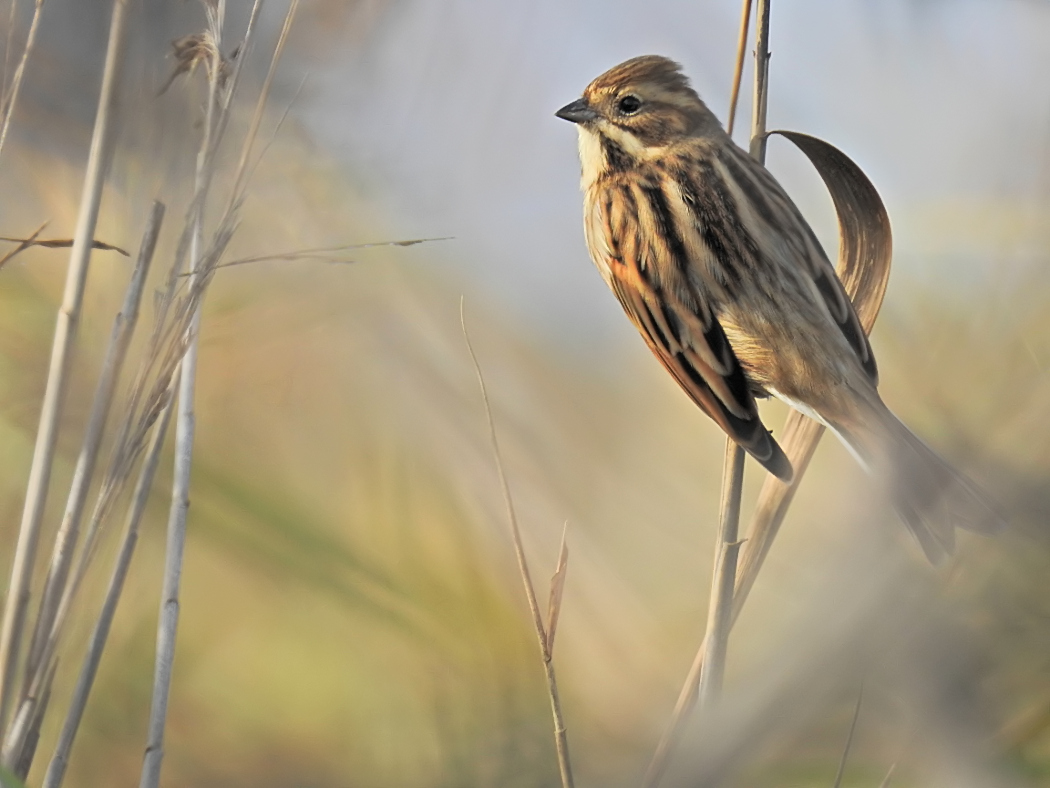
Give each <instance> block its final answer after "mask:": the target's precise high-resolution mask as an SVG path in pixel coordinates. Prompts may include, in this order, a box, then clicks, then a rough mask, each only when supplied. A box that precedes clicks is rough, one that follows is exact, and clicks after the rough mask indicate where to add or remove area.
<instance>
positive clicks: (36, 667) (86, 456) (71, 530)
mask: <svg viewBox="0 0 1050 788" xmlns="http://www.w3.org/2000/svg"><path fill="white" fill-rule="evenodd" d="M163 217H164V206H163V204H161V203H159V202H155V203H154V204H153V209H152V211H151V213H150V216H149V219H148V220H147V224H146V229H145V231H144V233H143V238H142V243H141V246H140V249H139V255H138V259H137V261H136V264H135V268H134V270H133V272H132V275H131V280H130V282H129V284H128V289H127V292H126V294H125V297H124V304H123V306H122V307H121V311H120V312H119V313H118V314H117V317H116V319H115V320H114V325H113V332H112V334H111V337H110V342H109V346H108V348H107V350H106V357H105V361H104V362H103V365H102V372H101V373H100V375H99V382H98V386H97V388H96V393H95V400H94V402H93V403H92V411H91V417H90V420H89V424H88V429H87V431H86V434H85V437H84V446H83V448H82V450H81V454H80V458H79V459H78V462H77V467H76V471H75V472H74V475H73V482H72V485H71V489H70V494H69V501H70V503H69V504H67V509H66V517H64V518H63V522H62V527H61V529H60V530H59V533H58V535H57V536H56V540H55V552H54V555H53V557H52V568H51V572H50V573H49V574H48V578H47V585H46V587H45V592H44V595H43V597H42V600H41V606H40V611H39V614H38V618H37V628H36V631H35V633H34V637H33V644H32V647H31V649H30V656H29V657H28V658H27V663H26V670H25V679H24V686H23V689H22V694H21V697H20V698H19V703H18V710H17V712H16V714H15V717H14V719H13V720H12V723H11V725H10V726H9V728H8V730H7V735H6V736H5V738H4V742H3V760H4V762H5V763H11V764H15V763H19V762H22V761H24V760H27V758H26V750H27V742H28V741H29V739H30V738H31V737H32V730H31V728H32V721H33V720H39V719H41V718H42V711H43V710H42V708H40V709H38V708H37V707H38V706H41V705H42V704H41V702H40V701H41V699H42V697H43V696H44V695H46V694H47V690H48V687H47V686H46V684H45V681H46V677H47V676H48V675H51V674H52V671H53V668H54V657H55V649H56V648H57V645H58V641H59V633H60V630H61V627H62V624H63V623H64V618H65V611H66V610H68V605H69V600H70V598H71V596H72V595H73V594H74V593H75V591H76V586H79V580H80V573H79V572H78V573H77V575H76V576H75V577H74V581H73V582H72V583H71V582H70V578H69V569H70V565H71V564H72V560H73V553H74V548H75V546H76V541H77V533H78V531H79V526H80V520H81V517H82V515H83V509H84V502H85V499H86V497H87V491H88V486H89V484H90V481H91V475H92V470H93V468H94V464H95V459H96V457H97V455H98V451H99V448H100V445H101V440H102V431H103V429H104V426H105V421H106V415H107V413H108V411H109V409H110V404H111V402H112V399H113V391H114V389H115V387H116V383H117V381H118V380H119V377H120V371H121V368H122V366H123V361H124V356H125V354H126V352H127V348H128V345H129V344H130V342H131V337H132V334H133V332H134V330H135V325H136V323H137V318H138V312H139V303H140V301H141V298H142V292H143V289H144V287H145V281H146V277H147V275H148V273H149V269H150V263H151V262H152V260H153V253H154V250H155V249H156V244H157V238H158V236H159V234H160V226H161V222H162V220H163ZM71 510H72V513H71ZM84 549H85V552H90V550H91V544H90V540H89V543H87V544H85V548H84ZM60 610H61V611H62V614H61V616H60V614H59V611H60ZM28 760H30V761H31V760H32V759H31V758H28Z"/></svg>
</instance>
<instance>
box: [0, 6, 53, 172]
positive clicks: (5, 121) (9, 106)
mask: <svg viewBox="0 0 1050 788" xmlns="http://www.w3.org/2000/svg"><path fill="white" fill-rule="evenodd" d="M15 2H16V0H11V19H10V21H9V22H8V24H9V25H10V28H9V29H8V39H7V50H6V51H5V56H6V55H7V54H9V53H10V51H11V36H12V34H13V32H14V10H15ZM43 9H44V0H36V1H35V2H34V3H33V18H32V19H31V20H30V21H29V31H28V32H27V33H26V42H25V46H23V47H22V55H21V57H20V58H19V59H18V66H16V67H15V73H14V76H13V77H12V78H11V85H10V87H8V86H7V85H6V84H5V85H4V95H3V97H2V98H0V153H2V152H3V150H4V143H5V142H7V132H8V129H10V128H11V117H12V116H13V115H14V113H15V104H17V103H18V95H19V93H20V92H21V90H22V78H23V77H24V76H25V73H26V63H28V62H29V55H30V53H31V52H32V51H33V45H34V44H35V43H36V33H37V30H38V29H39V27H40V12H41V11H42V10H43ZM6 67H7V63H4V78H5V80H6V78H7V68H6Z"/></svg>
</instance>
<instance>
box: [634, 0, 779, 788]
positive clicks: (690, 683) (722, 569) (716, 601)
mask: <svg viewBox="0 0 1050 788" xmlns="http://www.w3.org/2000/svg"><path fill="white" fill-rule="evenodd" d="M770 2H771V0H758V11H757V13H758V26H757V30H756V31H755V94H754V95H755V99H754V106H753V108H752V117H751V146H750V153H751V155H752V156H753V157H755V158H756V159H757V160H758V161H759V162H761V163H763V164H764V163H765V158H766V106H767V103H768V100H769V6H770ZM750 5H751V2H750V0H744V6H745V8H744V12H743V14H742V16H744V17H745V18H746V16H747V15H748V14H749V12H750ZM737 60H738V67H741V66H739V64H740V63H741V62H742V60H741V58H740V52H739V51H738V58H737ZM731 112H735V103H734V107H732V108H731ZM743 462H744V457H743V449H741V448H740V447H739V446H737V445H736V443H735V442H734V441H733V440H732V439H731V438H727V439H726V464H725V468H724V470H723V475H722V490H723V492H722V500H721V507H720V516H719V537H718V545H717V547H716V550H715V556H716V558H715V561H716V564H715V577H714V579H713V580H712V599H711V602H710V605H709V609H708V622H707V631H706V633H705V635H704V639H703V640H702V641H701V643H700V648H699V649H697V653H696V656H695V657H694V658H693V664H692V665H691V666H690V668H689V672H688V674H687V675H686V679H685V683H684V684H683V686H682V689H681V691H680V692H679V695H678V700H677V701H676V702H675V707H674V711H673V712H672V713H671V719H670V721H669V723H668V725H667V728H666V729H665V730H664V734H663V736H662V737H661V738H660V741H659V743H658V744H657V746H656V751H655V752H654V753H653V757H652V760H651V761H650V762H649V766H648V768H647V769H646V773H645V777H644V778H643V780H642V785H643V786H644V788H655V786H657V785H658V784H659V783H660V779H661V778H662V777H663V774H664V770H665V769H666V768H667V762H668V759H669V758H670V755H671V751H672V750H673V748H674V745H675V743H676V742H677V741H678V737H679V735H680V733H681V728H682V723H683V721H684V720H685V717H686V715H687V714H688V713H689V711H690V710H691V709H692V707H693V705H694V704H695V703H696V701H697V699H698V698H700V699H702V700H703V701H704V702H705V703H709V702H710V701H711V699H712V698H713V697H714V696H715V694H716V693H717V691H718V690H717V688H720V687H721V683H722V674H723V672H724V667H725V655H726V652H727V650H728V640H729V631H730V629H732V626H733V622H734V620H735V617H736V614H735V610H734V609H736V610H738V609H739V608H738V606H737V600H736V599H735V598H734V597H735V596H736V595H735V594H734V585H735V580H736V563H737V556H738V553H739V545H738V544H737V545H734V546H733V549H727V547H728V546H729V544H728V542H727V540H726V537H727V535H731V538H732V542H736V541H737V536H738V533H739V523H740V498H741V493H742V490H743V483H744V472H743ZM719 573H721V577H719ZM727 576H731V577H732V579H731V580H729V581H728V583H727V582H725V581H726V578H727ZM716 638H717V642H716ZM711 652H714V653H715V654H716V659H717V660H718V664H716V665H715V667H714V669H711V668H708V669H706V670H705V667H706V666H705V655H708V654H710V653H711ZM705 682H706V685H707V686H706V687H705V691H704V693H703V698H701V693H700V686H701V684H703V683H705Z"/></svg>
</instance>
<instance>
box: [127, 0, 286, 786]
mask: <svg viewBox="0 0 1050 788" xmlns="http://www.w3.org/2000/svg"><path fill="white" fill-rule="evenodd" d="M260 7H261V0H256V2H255V3H254V5H253V7H252V13H251V16H250V18H249V20H248V27H247V30H246V32H245V36H244V40H243V42H242V43H241V46H240V57H239V58H238V60H237V62H236V64H235V66H234V69H233V75H232V77H231V78H230V79H229V84H228V85H226V87H225V88H224V92H223V93H222V95H221V96H220V95H219V94H218V92H217V87H218V85H219V78H220V66H221V62H220V63H217V64H216V67H215V68H214V69H213V70H212V71H211V72H210V77H211V79H210V82H209V104H208V111H207V118H206V122H205V138H204V140H203V141H202V145H201V154H200V156H199V158H198V169H197V176H196V179H195V181H196V183H195V190H194V191H195V194H194V199H193V207H192V209H191V213H190V219H189V229H190V246H189V262H188V272H189V274H190V288H191V290H193V289H196V290H198V291H199V293H200V296H201V297H202V296H203V290H204V287H205V286H206V284H207V282H208V281H210V279H211V277H212V275H213V274H214V272H215V268H216V266H217V265H218V263H219V260H218V256H219V254H221V251H222V250H223V249H224V248H225V243H226V241H228V237H229V234H231V233H232V231H233V227H234V226H235V224H236V222H235V216H236V213H237V210H238V208H239V207H240V205H241V203H242V201H243V199H244V190H245V188H246V184H247V178H248V171H249V159H250V155H251V150H252V147H253V145H254V142H255V139H256V137H257V135H258V132H259V127H260V125H261V121H262V115H263V109H264V107H265V104H266V100H267V97H268V95H269V91H270V88H271V86H272V84H273V77H274V74H275V72H276V68H277V64H278V62H279V60H280V56H281V53H282V52H283V51H284V46H285V44H286V42H287V39H288V34H289V32H290V30H291V25H292V21H293V19H294V18H295V13H296V10H297V9H298V0H291V2H290V4H289V7H288V11H287V13H286V14H285V20H284V25H283V27H282V29H281V33H280V35H279V37H278V41H277V45H276V47H275V48H274V53H273V56H272V57H271V59H270V68H269V71H268V73H267V76H266V79H265V81H264V83H263V87H262V90H261V91H260V94H259V98H258V101H257V102H256V106H255V112H254V114H253V116H252V120H251V123H250V125H249V130H248V133H247V135H246V137H245V141H244V144H243V146H242V149H241V156H240V159H239V162H238V165H237V169H236V171H235V173H234V185H233V188H232V189H231V191H230V196H229V200H228V201H227V204H226V207H225V210H224V211H223V213H222V216H221V218H220V221H219V228H220V229H219V230H218V231H217V232H216V238H215V240H214V241H213V243H212V247H211V250H210V251H209V254H208V258H209V259H208V260H207V264H206V265H204V264H203V259H204V258H203V257H202V256H201V254H200V251H199V250H200V248H201V244H202V242H203V216H204V207H205V204H206V201H207V195H208V187H209V185H210V180H211V178H212V175H213V173H214V169H215V164H214V162H215V152H216V151H217V149H218V145H219V143H220V142H221V140H222V138H223V136H224V132H225V130H226V127H227V124H228V122H229V116H230V107H231V102H232V100H233V97H234V95H235V93H236V88H237V84H238V81H239V77H240V72H241V65H242V64H243V62H244V60H245V58H246V56H247V53H248V51H249V48H250V45H251V43H252V33H253V31H254V29H255V25H256V22H257V19H258V13H259V9H260ZM224 12H225V3H224V2H223V0H219V2H218V3H217V4H216V5H215V6H214V7H208V13H209V20H210V28H211V38H212V44H213V45H214V48H215V56H216V57H218V58H220V59H221V55H219V47H220V45H221V41H222V22H223V15H224ZM217 100H218V101H217ZM216 109H218V110H219V111H218V113H217V114H215V110H216ZM223 233H225V234H226V237H225V240H220V238H219V236H220V234H223ZM170 286H172V287H174V282H172V283H171V285H170ZM200 305H201V304H200V299H199V298H198V300H197V302H196V304H195V305H194V307H193V310H194V311H193V313H192V316H191V319H190V324H189V328H188V333H187V337H186V350H185V354H184V356H183V358H182V377H181V380H180V383H179V404H178V420H177V422H176V430H175V472H174V482H173V489H172V502H171V509H170V512H169V518H168V540H167V548H166V553H165V569H164V583H163V588H162V591H161V607H160V615H159V620H158V624H157V651H156V661H155V665H154V678H153V695H152V700H151V704H150V720H149V731H148V734H147V740H146V751H145V755H144V758H143V763H142V775H141V778H140V786H141V788H156V786H157V785H158V783H159V780H160V768H161V762H162V760H163V744H164V729H165V723H166V719H167V709H168V698H169V694H170V690H171V679H172V667H173V663H174V657H175V642H176V635H177V628H178V614H179V589H180V583H181V575H182V557H183V552H184V549H185V541H186V518H187V513H188V510H189V483H190V470H191V466H192V458H193V438H194V426H195V417H194V405H193V392H194V386H195V381H196V360H197V349H196V345H197V336H198V334H199V327H200Z"/></svg>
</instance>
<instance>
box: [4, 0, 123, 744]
mask: <svg viewBox="0 0 1050 788" xmlns="http://www.w3.org/2000/svg"><path fill="white" fill-rule="evenodd" d="M126 18H127V0H114V3H113V15H112V19H111V22H110V31H109V44H108V46H107V49H106V62H105V67H104V69H103V76H102V88H101V91H100V95H99V103H98V111H97V113H96V116H95V126H94V130H93V132H92V136H91V148H90V153H89V155H88V162H87V171H86V174H85V178H84V190H83V195H82V198H81V202H80V216H79V218H78V220H77V227H76V232H75V234H74V238H73V249H72V251H71V253H70V259H69V269H68V272H67V276H66V285H65V293H64V295H63V298H62V306H61V308H60V309H59V312H58V321H57V324H56V327H55V338H54V344H53V345H52V350H51V362H50V366H49V370H48V378H47V385H46V388H45V390H44V398H43V405H42V407H41V414H40V426H39V428H38V430H37V437H36V445H35V447H34V450H33V461H32V465H31V467H30V472H29V483H28V487H27V492H26V500H25V508H24V510H23V513H22V523H21V526H20V528H19V532H18V542H17V545H16V547H15V557H14V562H13V565H12V569H11V580H10V583H9V584H8V594H7V599H6V601H5V605H4V615H3V623H2V625H0V729H2V728H5V727H6V720H7V715H8V712H9V710H10V706H11V703H12V701H13V699H14V692H15V677H16V673H17V669H18V664H19V659H20V653H21V647H22V636H23V630H24V628H25V620H26V612H27V610H28V607H29V597H30V583H31V579H32V572H33V567H34V564H35V560H36V550H37V544H38V542H39V539H40V526H41V520H42V518H43V514H44V504H45V502H46V500H47V491H48V484H49V482H50V479H51V466H52V463H53V460H54V453H55V444H56V441H57V438H58V426H59V416H60V415H61V412H62V405H63V400H64V399H65V394H66V388H67V382H68V381H67V379H68V373H69V368H70V364H71V361H72V350H73V343H74V339H75V336H76V330H77V325H78V323H79V321H80V309H81V304H82V302H83V296H84V287H85V283H86V280H87V271H88V263H89V261H90V259H91V248H92V240H93V238H94V234H95V225H96V223H97V220H98V213H99V206H100V204H101V201H102V186H103V184H104V182H105V179H106V176H107V174H108V172H109V166H110V162H111V160H112V152H113V143H114V137H115V133H114V120H115V115H116V105H117V101H118V90H117V88H118V86H119V82H120V74H121V70H122V66H123V62H124V54H125V45H126V39H127V36H126Z"/></svg>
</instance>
